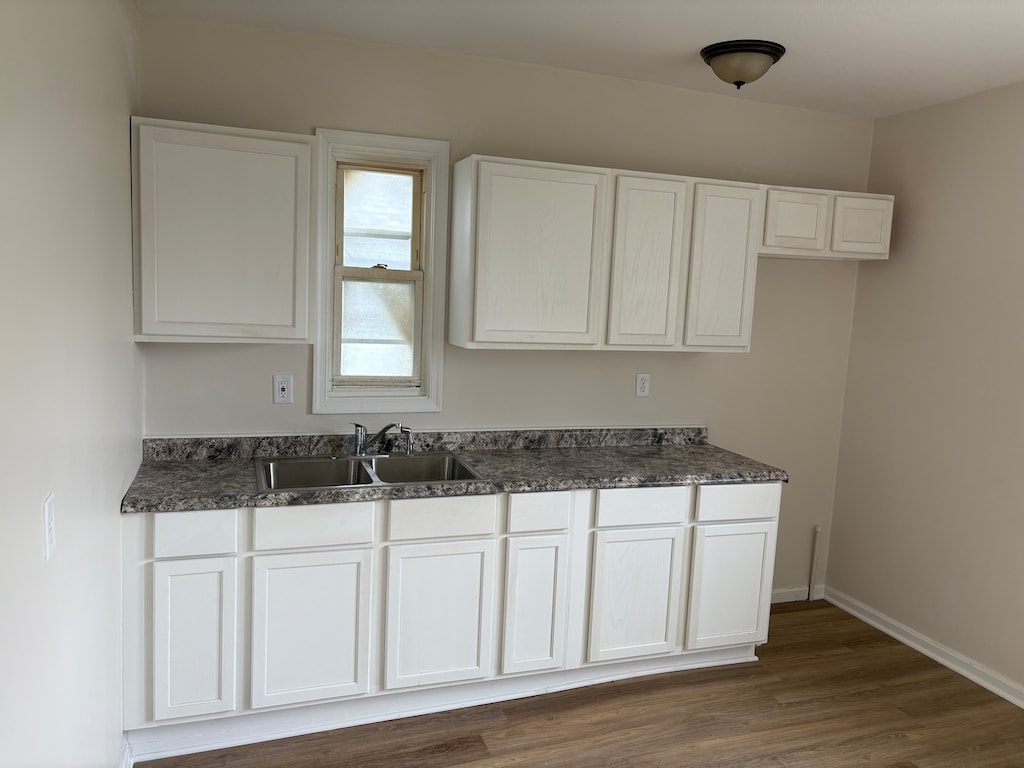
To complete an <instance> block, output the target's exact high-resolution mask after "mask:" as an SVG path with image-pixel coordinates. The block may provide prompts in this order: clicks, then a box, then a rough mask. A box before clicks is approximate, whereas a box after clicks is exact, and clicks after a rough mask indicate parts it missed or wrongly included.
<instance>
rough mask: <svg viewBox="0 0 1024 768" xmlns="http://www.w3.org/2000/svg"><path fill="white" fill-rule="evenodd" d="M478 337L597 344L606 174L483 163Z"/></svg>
mask: <svg viewBox="0 0 1024 768" xmlns="http://www.w3.org/2000/svg"><path fill="white" fill-rule="evenodd" d="M479 174H480V175H479V192H478V195H479V199H478V201H477V203H478V208H477V264H476V269H477V281H478V285H477V295H476V311H475V323H474V329H475V332H474V339H475V341H505V342H538V343H572V344H590V345H593V344H596V343H597V341H598V327H597V326H598V322H599V319H600V317H601V315H600V313H599V309H600V302H601V301H602V300H603V294H604V287H605V285H606V282H605V280H604V277H603V275H604V266H605V264H606V263H607V261H606V254H605V231H604V227H605V224H604V221H605V216H606V211H605V209H606V207H607V202H606V198H607V182H608V176H607V174H605V173H588V172H584V171H573V170H568V169H560V168H544V167H536V166H520V165H511V164H503V163H495V162H481V163H480V168H479Z"/></svg>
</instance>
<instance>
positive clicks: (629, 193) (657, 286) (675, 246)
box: [608, 176, 688, 346]
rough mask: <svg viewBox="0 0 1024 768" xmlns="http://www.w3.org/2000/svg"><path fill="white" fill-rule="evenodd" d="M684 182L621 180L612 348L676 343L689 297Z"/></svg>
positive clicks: (610, 336) (614, 255)
mask: <svg viewBox="0 0 1024 768" xmlns="http://www.w3.org/2000/svg"><path fill="white" fill-rule="evenodd" d="M686 192H687V184H686V182H684V181H670V180H664V179H651V178H642V177H633V176H619V177H618V179H617V180H616V188H615V234H614V241H613V246H612V286H611V301H610V305H609V314H608V344H610V345H611V344H614V345H619V344H621V345H629V346H636V345H643V344H653V345H665V346H670V345H673V344H675V343H676V341H677V338H678V335H679V331H680V326H681V325H682V323H681V322H680V303H679V298H680V296H685V295H686V289H685V281H686V276H687V269H686V268H687V266H688V262H687V260H686V256H687V252H686V248H685V245H686V243H685V236H686V226H685V224H686Z"/></svg>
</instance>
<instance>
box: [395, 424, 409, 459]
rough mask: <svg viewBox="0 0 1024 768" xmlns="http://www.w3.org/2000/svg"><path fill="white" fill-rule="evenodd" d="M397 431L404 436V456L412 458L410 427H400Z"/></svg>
mask: <svg viewBox="0 0 1024 768" xmlns="http://www.w3.org/2000/svg"><path fill="white" fill-rule="evenodd" d="M398 431H399V432H401V433H402V435H404V436H405V455H406V456H412V427H402V426H400V427H399V428H398Z"/></svg>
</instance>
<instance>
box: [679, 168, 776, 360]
mask: <svg viewBox="0 0 1024 768" xmlns="http://www.w3.org/2000/svg"><path fill="white" fill-rule="evenodd" d="M760 196H761V192H760V190H759V189H758V188H756V187H738V186H737V187H731V186H718V185H713V184H697V185H696V190H695V193H694V197H695V204H694V217H693V246H692V256H691V261H690V287H689V300H688V302H687V308H686V344H687V345H688V346H711V347H748V346H750V325H751V320H752V318H753V311H754V280H755V277H756V272H757V239H756V238H757V237H759V235H756V236H755V232H754V229H755V225H756V226H757V227H758V228H759V227H760V217H759V213H760V210H761V206H760V200H761V197H760Z"/></svg>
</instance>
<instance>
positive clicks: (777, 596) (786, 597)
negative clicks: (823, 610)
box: [772, 584, 825, 603]
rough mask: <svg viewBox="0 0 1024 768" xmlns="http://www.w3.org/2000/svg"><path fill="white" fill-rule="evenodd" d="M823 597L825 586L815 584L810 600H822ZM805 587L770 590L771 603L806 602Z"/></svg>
mask: <svg viewBox="0 0 1024 768" xmlns="http://www.w3.org/2000/svg"><path fill="white" fill-rule="evenodd" d="M824 597H825V585H824V584H815V585H814V592H813V594H812V595H811V597H810V599H811V600H822V599H824ZM807 599H808V597H807V586H806V585H804V586H800V587H778V588H776V589H773V590H772V603H798V602H800V601H801V600H807Z"/></svg>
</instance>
